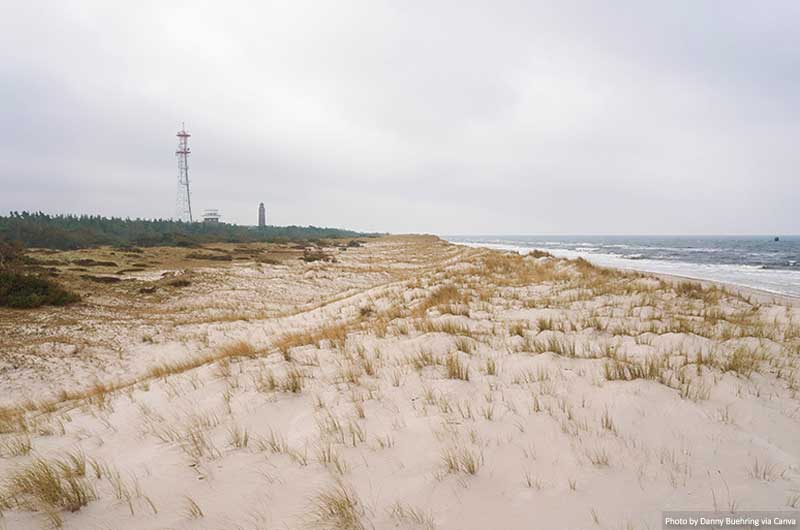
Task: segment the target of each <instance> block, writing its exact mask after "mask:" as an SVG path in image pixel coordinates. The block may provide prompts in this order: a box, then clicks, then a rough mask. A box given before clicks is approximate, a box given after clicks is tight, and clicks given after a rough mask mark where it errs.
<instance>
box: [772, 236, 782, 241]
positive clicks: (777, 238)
mask: <svg viewBox="0 0 800 530" xmlns="http://www.w3.org/2000/svg"><path fill="white" fill-rule="evenodd" d="M780 240H781V238H779V237H778V236H775V239H773V241H780Z"/></svg>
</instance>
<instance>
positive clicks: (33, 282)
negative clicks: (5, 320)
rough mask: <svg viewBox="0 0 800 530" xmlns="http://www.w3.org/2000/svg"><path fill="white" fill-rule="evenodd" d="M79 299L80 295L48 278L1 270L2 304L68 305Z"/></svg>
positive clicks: (0, 297) (21, 306) (0, 288)
mask: <svg viewBox="0 0 800 530" xmlns="http://www.w3.org/2000/svg"><path fill="white" fill-rule="evenodd" d="M78 300H80V296H78V295H77V294H75V293H71V292H69V291H67V290H66V289H64V288H63V287H61V286H60V285H58V284H57V283H55V282H54V281H52V280H49V279H47V278H44V277H41V276H36V275H33V274H25V273H22V272H15V271H2V270H0V306H6V307H15V308H31V307H39V306H43V305H67V304H71V303H74V302H77V301H78Z"/></svg>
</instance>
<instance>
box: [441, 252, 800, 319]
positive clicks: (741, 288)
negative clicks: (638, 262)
mask: <svg viewBox="0 0 800 530" xmlns="http://www.w3.org/2000/svg"><path fill="white" fill-rule="evenodd" d="M443 241H447V242H448V243H450V244H452V245H461V246H465V247H470V248H485V249H489V250H497V251H500V252H517V253H519V254H521V255H525V254H526V253H527V252H530V251H531V250H541V251H543V252H547V253H549V254H552V255H554V256H556V257H559V258H563V259H574V258H573V257H568V256H567V255H562V256H559V255H558V254H553V251H552V249H547V248H538V247H530V248H524V247H516V246H514V245H506V244H499V243H498V244H495V243H471V242H470V243H466V242H460V241H450V240H446V239H443ZM501 247H506V248H501ZM582 257H584V259H586V260H588V261H590V262H592V255H591V253H586V254H585V255H583V256H582ZM596 265H597V266H598V267H606V268H610V269H615V270H621V271H633V272H641V273H643V274H650V275H653V276H655V277H658V278H664V279H674V280H689V281H694V282H698V283H700V284H701V285H704V286H705V285H717V286H720V287H726V288H729V289H732V290H735V291H736V292H740V293H745V294H747V295H748V296H755V297H758V299H759V300H761V301H762V302H765V301H768V300H770V297H771V300H775V301H777V300H780V301H781V303H784V304H790V305H792V306H800V295H796V294H792V293H783V292H777V291H771V290H769V289H766V288H763V287H752V286H749V285H742V284H739V283H735V282H732V281H726V280H715V279H708V278H698V277H695V276H686V275H681V274H673V273H667V272H658V271H653V270H646V269H641V268H635V267H625V266H622V265H616V264H615V265H606V264H597V263H596Z"/></svg>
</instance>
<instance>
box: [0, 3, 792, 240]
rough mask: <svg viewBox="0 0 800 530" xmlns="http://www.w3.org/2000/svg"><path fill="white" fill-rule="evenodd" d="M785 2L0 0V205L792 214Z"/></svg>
mask: <svg viewBox="0 0 800 530" xmlns="http://www.w3.org/2000/svg"><path fill="white" fill-rule="evenodd" d="M798 26H800V5H798V4H797V3H796V2H791V1H785V2H771V3H769V4H753V3H750V2H737V1H734V2H725V3H724V4H722V3H719V2H697V1H688V0H687V1H677V2H662V3H657V2H632V1H631V2H615V3H613V4H608V3H601V2H588V1H587V2H578V1H569V2H558V3H551V2H512V1H508V2H496V3H481V2H463V1H462V2H447V1H434V2H424V3H423V2H419V3H417V2H406V3H395V2H355V1H353V2H316V1H315V2H311V1H307V2H292V3H275V4H263V5H249V4H248V3H239V2H231V3H226V4H224V5H223V4H219V3H211V2H208V3H206V2H195V3H192V4H190V5H187V6H185V7H174V6H168V5H166V3H163V2H138V3H136V4H133V3H131V4H116V3H115V4H113V5H112V4H109V3H107V2H92V1H84V2H75V3H66V2H36V3H30V2H16V1H11V2H6V3H4V6H3V7H2V13H0V114H1V115H2V120H1V121H0V182H2V189H3V193H2V194H1V195H0V210H6V211H7V210H12V209H13V210H21V209H29V210H40V209H41V210H45V211H52V212H56V211H73V212H92V213H102V214H105V215H122V216H134V217H135V216H143V217H170V216H172V215H174V195H175V185H176V184H175V180H176V163H175V159H174V156H173V151H174V149H175V146H174V140H175V137H174V134H175V131H176V130H177V128H178V127H179V126H180V123H181V121H186V122H187V127H188V128H189V130H190V131H191V132H192V134H193V138H192V149H193V155H192V157H191V159H190V164H191V176H192V184H193V202H194V204H195V206H196V208H198V209H202V208H210V207H217V208H220V209H221V210H222V213H223V215H224V216H225V218H226V219H227V220H229V221H235V222H242V223H254V222H255V212H256V206H257V204H258V202H259V201H262V200H263V201H264V202H266V204H267V208H268V212H269V217H270V221H271V222H275V223H281V224H308V223H312V224H322V225H337V226H347V227H352V228H357V229H368V230H386V231H397V232H405V231H424V232H434V233H630V232H636V233H737V232H739V233H759V232H764V233H772V232H776V233H777V232H780V233H787V232H794V233H797V232H800V224H798V223H800V221H799V220H798V217H797V215H795V213H794V212H795V209H796V207H795V205H796V204H797V203H798V201H799V200H800V186H797V184H796V183H795V180H796V178H795V172H796V169H795V168H797V167H798V166H799V165H800V164H798V163H799V162H800V154H798V153H800V150H798V149H796V146H795V144H796V138H798V136H800V135H798V133H800V120H798V118H799V117H800V116H798V109H800V90H798V89H800V69H798V68H797V65H798V61H799V60H800V46H799V45H800V36H798V33H797V31H796V28H797V27H798Z"/></svg>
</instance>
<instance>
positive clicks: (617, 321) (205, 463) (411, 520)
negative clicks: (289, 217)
mask: <svg viewBox="0 0 800 530" xmlns="http://www.w3.org/2000/svg"><path fill="white" fill-rule="evenodd" d="M268 250H269V249H268ZM279 250H280V249H277V248H273V249H271V251H276V252H277V251H279ZM227 251H229V252H233V249H232V248H227ZM109 252H110V251H109ZM145 252H146V253H150V254H149V255H145V256H139V257H138V258H136V259H138V260H139V261H146V260H148V259H149V260H151V262H155V261H157V262H158V263H159V264H158V265H151V266H149V267H146V268H145V269H146V270H143V271H133V272H127V273H125V274H124V275H122V276H123V278H124V281H122V282H119V283H116V284H109V285H99V284H98V285H96V286H91V287H87V285H88V284H85V285H84V284H80V285H82V286H83V288H84V289H85V291H86V292H90V293H91V294H89V296H88V297H87V299H86V300H87V301H86V302H85V303H84V304H82V305H81V306H80V307H78V308H77V309H71V308H67V309H47V310H43V311H37V312H33V313H30V312H28V313H21V312H11V311H3V312H2V313H0V332H2V338H0V347H2V353H1V354H0V370H1V371H0V400H2V403H3V404H4V408H3V409H0V433H2V434H0V456H2V458H0V477H1V479H0V480H2V483H0V510H2V512H3V517H1V518H0V528H3V527H4V528H7V529H9V530H11V529H14V530H16V529H28V528H31V529H33V528H47V527H50V526H61V527H63V528H69V529H81V530H83V529H98V530H99V529H112V528H113V529H117V530H133V529H137V530H138V529H166V528H174V529H190V528H198V529H200V528H202V529H214V530H216V529H231V530H232V529H242V530H256V529H285V528H323V529H361V528H364V529H371V528H376V529H384V528H405V529H426V530H433V529H475V530H478V529H481V530H483V529H487V528H504V529H517V528H519V529H523V528H525V529H528V528H564V529H583V528H604V529H620V528H623V529H639V528H660V527H661V512H662V510H719V511H731V510H746V509H759V510H792V509H797V508H798V507H800V467H798V465H800V461H799V460H798V458H800V401H799V400H798V398H800V395H799V394H798V391H799V390H800V371H798V369H799V368H800V315H798V308H797V307H795V306H793V305H792V303H791V302H790V301H786V302H785V303H776V302H773V301H768V300H766V299H763V298H758V297H752V296H750V295H749V294H748V293H742V292H737V291H732V290H726V289H724V288H719V287H716V286H710V285H706V286H700V285H698V284H693V283H688V282H683V281H678V280H675V281H673V280H670V279H665V278H656V277H652V276H647V275H644V274H639V273H632V272H621V271H614V270H609V269H601V268H596V267H593V266H591V265H589V264H588V263H586V262H584V261H580V260H579V261H568V260H563V259H556V258H553V257H549V256H546V255H531V256H526V257H522V256H519V255H516V254H508V253H503V252H499V251H490V250H485V249H477V248H466V247H459V246H455V245H449V244H447V243H444V242H442V241H440V240H438V239H436V238H433V237H422V236H408V237H388V238H382V239H376V240H370V241H369V242H367V244H365V245H364V246H362V247H358V248H350V249H348V250H347V251H342V250H339V249H335V248H331V249H327V250H326V251H325V252H327V253H328V254H329V255H331V256H335V258H336V260H335V262H326V261H314V262H310V263H307V262H304V261H302V260H299V259H296V258H297V257H298V256H296V255H294V254H291V253H290V252H288V251H287V253H286V254H285V255H283V256H282V255H280V254H275V256H277V258H276V259H270V260H266V261H265V260H258V259H255V258H254V257H253V254H252V253H251V254H247V253H242V256H243V257H244V259H240V260H231V261H230V262H221V263H216V262H213V263H210V262H209V263H206V262H199V263H197V262H195V263H193V264H192V265H190V266H189V265H187V262H186V260H185V256H184V257H181V258H180V259H172V260H171V259H168V253H169V252H170V251H169V250H167V249H154V250H147V251H145ZM74 254H75V253H73V254H69V253H64V255H65V260H67V258H69V259H74V258H75V256H74ZM172 256H173V258H174V254H173V255H172ZM182 256H183V255H182ZM248 256H250V258H253V259H249V258H248ZM101 257H105V258H107V257H108V256H101ZM131 259H133V258H131ZM94 273H95V274H102V270H100V271H95V272H94ZM164 273H166V275H164ZM177 277H181V278H184V279H187V281H189V285H187V286H185V287H181V288H175V287H174V286H173V287H171V286H170V285H169V282H170V281H173V280H174V279H175V278H177ZM76 278H77V276H76ZM75 281H76V282H78V281H79V280H77V279H76V280H75ZM150 285H153V286H157V287H158V288H157V289H156V290H155V291H154V292H153V293H144V294H143V293H140V289H141V288H142V287H147V286H150ZM87 290H88V291H87Z"/></svg>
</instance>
